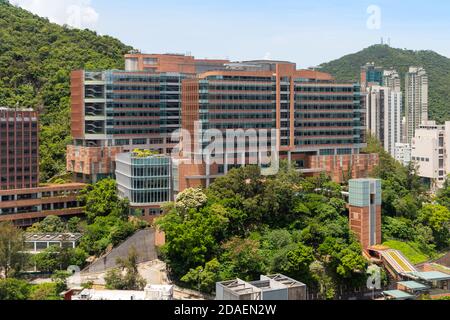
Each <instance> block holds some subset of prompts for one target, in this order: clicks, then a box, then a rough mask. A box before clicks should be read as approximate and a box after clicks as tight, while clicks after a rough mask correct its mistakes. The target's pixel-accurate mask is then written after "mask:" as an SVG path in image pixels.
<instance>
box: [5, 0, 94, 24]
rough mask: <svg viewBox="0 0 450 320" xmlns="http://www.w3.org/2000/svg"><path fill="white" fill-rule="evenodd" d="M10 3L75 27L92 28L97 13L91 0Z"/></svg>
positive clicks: (27, 0)
mask: <svg viewBox="0 0 450 320" xmlns="http://www.w3.org/2000/svg"><path fill="white" fill-rule="evenodd" d="M10 2H11V4H13V5H17V6H19V7H22V8H24V9H26V10H28V11H31V12H33V13H35V14H37V15H39V16H42V17H47V18H48V19H49V20H50V21H51V22H55V23H58V24H61V25H62V24H67V25H70V26H72V27H75V28H93V27H95V26H96V24H97V22H98V19H99V14H98V13H97V11H95V9H94V8H93V7H92V4H91V2H92V1H91V0H11V1H10Z"/></svg>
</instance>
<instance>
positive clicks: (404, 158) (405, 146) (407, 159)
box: [394, 143, 411, 167]
mask: <svg viewBox="0 0 450 320" xmlns="http://www.w3.org/2000/svg"><path fill="white" fill-rule="evenodd" d="M394 158H395V160H397V161H398V162H400V163H401V164H403V165H404V166H405V167H406V166H408V165H409V164H410V163H411V145H410V144H409V143H396V144H395V155H394Z"/></svg>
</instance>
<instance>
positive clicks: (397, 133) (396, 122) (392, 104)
mask: <svg viewBox="0 0 450 320" xmlns="http://www.w3.org/2000/svg"><path fill="white" fill-rule="evenodd" d="M402 100H403V99H402V92H401V91H400V90H398V91H397V89H392V88H390V87H387V86H386V87H385V86H379V85H371V86H369V87H367V93H366V103H365V104H366V109H367V117H366V119H367V120H366V126H367V130H368V131H369V132H370V133H371V134H372V136H374V137H376V138H377V139H378V140H379V141H380V142H381V144H382V145H383V147H384V149H385V150H386V151H387V152H388V153H389V154H391V155H392V156H394V155H395V145H396V144H397V143H400V142H401V139H402V128H401V126H402V103H403V101H402Z"/></svg>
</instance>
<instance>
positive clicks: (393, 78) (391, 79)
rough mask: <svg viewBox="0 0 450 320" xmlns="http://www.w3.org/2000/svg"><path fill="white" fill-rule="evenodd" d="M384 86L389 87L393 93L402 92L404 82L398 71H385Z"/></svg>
mask: <svg viewBox="0 0 450 320" xmlns="http://www.w3.org/2000/svg"><path fill="white" fill-rule="evenodd" d="M383 86H384V87H388V88H389V89H391V90H392V91H397V92H399V91H402V80H401V78H400V75H399V74H398V72H397V71H396V70H394V69H390V70H384V71H383Z"/></svg>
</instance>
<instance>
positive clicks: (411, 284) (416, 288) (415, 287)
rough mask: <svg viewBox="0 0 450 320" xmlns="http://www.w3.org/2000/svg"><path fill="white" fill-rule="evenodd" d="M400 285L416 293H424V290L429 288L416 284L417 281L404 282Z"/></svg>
mask: <svg viewBox="0 0 450 320" xmlns="http://www.w3.org/2000/svg"><path fill="white" fill-rule="evenodd" d="M398 284H399V285H402V286H404V287H405V288H408V289H410V290H414V291H422V290H427V289H428V287H427V286H426V285H424V284H422V283H419V282H416V281H402V282H399V283H398Z"/></svg>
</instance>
